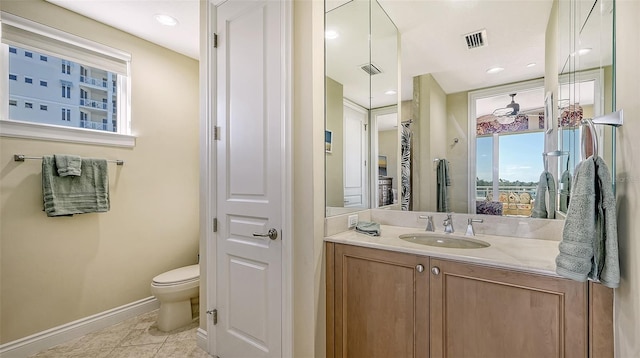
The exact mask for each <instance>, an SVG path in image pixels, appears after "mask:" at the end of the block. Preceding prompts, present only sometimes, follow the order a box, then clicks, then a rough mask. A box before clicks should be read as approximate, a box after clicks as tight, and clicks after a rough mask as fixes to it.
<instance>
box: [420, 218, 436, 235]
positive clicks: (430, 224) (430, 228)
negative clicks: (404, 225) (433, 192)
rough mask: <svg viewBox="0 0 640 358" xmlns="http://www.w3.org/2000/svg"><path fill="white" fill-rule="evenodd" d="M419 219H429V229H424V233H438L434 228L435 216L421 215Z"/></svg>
mask: <svg viewBox="0 0 640 358" xmlns="http://www.w3.org/2000/svg"><path fill="white" fill-rule="evenodd" d="M418 219H427V227H426V228H425V229H424V231H436V229H435V227H434V226H433V216H431V215H420V216H418Z"/></svg>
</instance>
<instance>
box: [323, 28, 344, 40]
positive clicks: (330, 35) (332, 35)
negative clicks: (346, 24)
mask: <svg viewBox="0 0 640 358" xmlns="http://www.w3.org/2000/svg"><path fill="white" fill-rule="evenodd" d="M324 37H325V38H326V39H329V40H333V39H337V38H338V37H340V34H339V33H338V31H336V30H327V31H325V33H324Z"/></svg>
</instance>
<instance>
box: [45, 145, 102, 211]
mask: <svg viewBox="0 0 640 358" xmlns="http://www.w3.org/2000/svg"><path fill="white" fill-rule="evenodd" d="M107 169H108V168H107V161H106V160H105V159H89V158H84V159H82V165H81V171H82V174H81V175H80V176H66V177H63V176H60V175H59V174H58V172H57V167H56V161H55V158H54V157H53V156H50V155H48V156H44V157H43V158H42V195H43V202H44V211H45V212H46V213H47V216H67V215H73V214H84V213H94V212H106V211H109V209H110V204H109V174H108V171H107Z"/></svg>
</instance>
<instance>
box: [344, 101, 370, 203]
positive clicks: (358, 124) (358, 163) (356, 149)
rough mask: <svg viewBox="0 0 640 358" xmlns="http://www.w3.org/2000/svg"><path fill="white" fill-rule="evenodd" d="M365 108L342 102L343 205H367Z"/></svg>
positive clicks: (366, 114) (366, 116)
mask: <svg viewBox="0 0 640 358" xmlns="http://www.w3.org/2000/svg"><path fill="white" fill-rule="evenodd" d="M367 118H368V113H367V111H366V110H365V109H363V108H361V107H359V106H357V105H353V104H351V103H350V102H346V101H345V102H344V206H345V207H367V196H366V193H367V187H366V183H367V182H366V178H367V175H366V173H367V167H366V162H367V160H366V144H367V136H366V124H367Z"/></svg>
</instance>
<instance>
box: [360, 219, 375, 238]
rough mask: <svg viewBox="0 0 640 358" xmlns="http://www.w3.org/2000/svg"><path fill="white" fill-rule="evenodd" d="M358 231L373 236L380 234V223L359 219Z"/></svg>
mask: <svg viewBox="0 0 640 358" xmlns="http://www.w3.org/2000/svg"><path fill="white" fill-rule="evenodd" d="M356 231H357V232H359V233H362V234H367V235H371V236H380V224H378V223H374V222H368V221H358V224H357V225H356Z"/></svg>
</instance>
